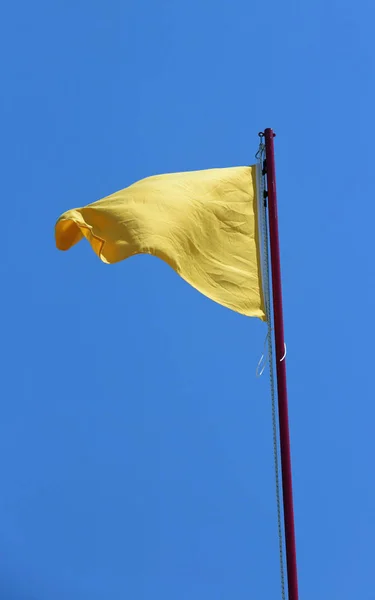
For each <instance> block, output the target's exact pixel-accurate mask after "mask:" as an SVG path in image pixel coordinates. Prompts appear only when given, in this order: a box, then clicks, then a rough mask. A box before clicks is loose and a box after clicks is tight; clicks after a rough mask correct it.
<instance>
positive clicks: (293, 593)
mask: <svg viewBox="0 0 375 600" xmlns="http://www.w3.org/2000/svg"><path fill="white" fill-rule="evenodd" d="M274 137H275V134H274V132H273V130H272V129H266V130H265V132H264V138H265V146H266V168H265V170H266V175H267V192H268V195H267V199H268V220H269V240H270V253H271V272H272V297H273V325H274V332H275V333H274V335H275V354H276V376H277V395H278V408H279V432H280V453H281V472H282V486H283V506H284V528H285V547H286V563H287V574H288V597H289V600H298V577H297V553H296V537H295V528H294V509H293V486H292V461H291V452H290V435H289V417H288V392H287V380H286V360H285V354H286V346H285V339H284V318H283V302H282V285H281V265H280V245H279V225H278V216H277V194H276V168H275V149H274Z"/></svg>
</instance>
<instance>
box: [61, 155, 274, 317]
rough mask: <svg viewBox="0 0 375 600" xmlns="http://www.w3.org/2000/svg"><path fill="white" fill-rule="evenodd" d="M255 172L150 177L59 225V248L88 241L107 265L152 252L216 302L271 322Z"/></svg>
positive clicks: (239, 170)
mask: <svg viewBox="0 0 375 600" xmlns="http://www.w3.org/2000/svg"><path fill="white" fill-rule="evenodd" d="M257 213H258V206H257V194H256V167H255V166H253V167H231V168H227V169H209V170H206V171H192V172H187V173H173V174H168V175H157V176H154V177H148V178H147V179H142V180H141V181H138V182H136V183H134V184H133V185H131V186H129V187H128V188H125V189H123V190H121V191H119V192H116V193H115V194H112V195H111V196H107V197H106V198H103V199H102V200H99V201H98V202H94V203H93V204H89V205H88V206H85V207H83V208H76V209H73V210H69V211H68V212H66V213H64V214H63V215H62V216H61V217H60V219H59V220H58V221H57V223H56V231H55V234H56V245H57V247H58V248H59V249H60V250H68V249H69V248H71V247H72V246H73V245H74V244H76V243H77V242H79V241H80V240H81V239H82V238H83V237H85V238H86V239H87V240H88V241H89V242H90V244H91V246H92V248H93V250H94V251H95V253H96V254H97V255H98V256H99V258H101V260H102V261H103V262H105V263H116V262H118V261H121V260H124V259H125V258H128V257H130V256H133V255H135V254H141V253H143V254H152V255H154V256H157V257H158V258H161V259H162V260H164V261H165V262H166V263H168V264H169V265H170V266H171V267H172V269H174V270H175V271H176V272H177V273H178V274H179V275H180V276H181V277H182V278H183V279H185V281H187V282H188V283H189V284H190V285H192V286H193V287H194V288H196V289H197V290H199V291H200V292H201V293H203V294H205V295H206V296H207V297H208V298H211V300H214V301H215V302H218V303H219V304H222V305H223V306H226V307H228V308H230V309H232V310H234V311H236V312H239V313H242V314H244V315H248V316H254V317H259V318H260V319H262V320H265V310H264V302H263V292H262V283H261V267H260V247H259V246H260V244H259V232H258V214H257Z"/></svg>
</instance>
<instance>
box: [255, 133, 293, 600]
mask: <svg viewBox="0 0 375 600" xmlns="http://www.w3.org/2000/svg"><path fill="white" fill-rule="evenodd" d="M256 157H257V159H258V160H259V173H260V174H259V183H260V189H259V196H260V201H261V203H262V205H261V207H260V208H261V210H260V214H261V219H262V236H263V276H264V282H265V283H264V300H265V305H266V315H267V325H268V332H267V338H266V339H267V340H268V365H269V374H270V388H271V405H272V436H273V456H274V468H275V485H276V506H277V528H278V536H279V554H280V581H281V598H282V600H285V598H286V596H285V570H284V564H285V563H284V540H283V530H282V522H281V494H280V461H279V450H278V436H277V415H276V393H275V377H274V366H273V345H272V320H271V284H270V272H269V252H268V244H269V241H268V226H267V222H268V221H267V205H266V198H265V193H264V192H265V175H264V173H263V161H264V157H265V145H264V144H263V141H262V138H261V140H260V145H259V150H258V152H257V155H256ZM264 366H265V365H264ZM262 372H263V370H262Z"/></svg>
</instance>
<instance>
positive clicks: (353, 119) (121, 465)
mask: <svg viewBox="0 0 375 600" xmlns="http://www.w3.org/2000/svg"><path fill="white" fill-rule="evenodd" d="M374 12H375V11H374V8H373V7H372V3H371V2H370V1H369V0H368V1H367V2H366V1H364V0H360V1H359V2H356V3H352V2H348V1H347V0H344V1H343V2H341V3H338V2H334V1H332V0H325V2H323V1H322V0H317V1H316V2H313V3H312V2H311V3H302V2H296V1H294V2H287V3H281V2H278V1H276V0H270V1H269V2H268V3H267V4H264V3H261V2H258V3H249V2H248V0H233V1H232V2H231V3H229V2H228V3H226V2H223V1H222V0H217V1H215V2H213V0H208V1H207V2H198V0H191V2H180V1H178V0H175V1H174V2H166V1H164V0H160V1H159V2H152V1H151V0H139V1H135V0H130V1H128V2H120V1H118V0H116V1H114V0H112V1H108V2H98V1H95V0H92V1H91V2H88V1H87V0H85V1H84V0H78V1H77V0H76V1H75V2H72V1H68V2H66V1H64V2H62V1H60V0H58V1H55V2H47V1H38V0H36V1H35V2H26V1H21V2H14V3H10V2H9V3H7V4H6V5H4V6H3V7H2V9H1V19H0V23H1V24H0V28H1V35H0V45H1V53H2V76H1V81H2V94H1V144H0V152H1V157H0V158H1V164H2V177H1V182H2V218H3V220H2V223H3V225H2V242H3V243H2V261H1V264H0V269H1V280H2V294H1V299H0V303H1V312H2V315H3V319H2V332H1V333H2V336H1V337H2V343H1V350H0V353H1V356H0V358H1V365H2V377H1V388H2V394H1V400H0V407H1V413H0V480H1V494H0V555H1V561H0V597H1V598H3V599H4V600H49V599H52V598H53V600H65V599H69V600H81V599H83V598H90V599H91V600H120V599H121V600H122V599H124V598H131V600H148V599H153V600H156V599H162V600H176V599H178V600H185V599H186V600H191V599H192V598H194V599H196V600H201V599H202V600H203V599H204V600H233V599H234V598H235V599H236V600H245V599H247V598H277V597H280V592H279V589H280V580H279V571H278V546H277V527H276V510H275V492H274V475H273V456H272V436H271V433H272V431H271V411H270V396H269V387H268V378H267V377H266V376H264V377H263V378H261V379H256V377H255V368H256V364H257V361H258V359H259V356H260V354H261V352H262V348H263V341H264V336H265V326H264V324H262V323H260V322H258V321H256V320H252V319H246V318H245V317H241V316H240V315H237V314H234V313H232V312H230V311H229V310H226V309H224V308H222V307H220V306H217V305H215V304H214V303H212V302H210V301H209V300H207V299H206V298H204V297H203V296H200V295H199V294H198V293H197V292H196V291H194V290H193V289H192V288H190V287H189V286H188V285H187V284H186V283H184V282H183V281H182V280H181V279H179V278H178V276H177V275H176V274H175V273H174V272H173V271H172V270H171V269H169V268H168V267H167V266H166V265H165V264H163V263H162V262H160V261H158V260H157V259H152V258H151V257H144V256H141V257H136V258H134V259H131V260H129V261H126V262H124V263H121V264H119V265H116V266H111V267H108V266H105V265H103V264H102V263H101V262H100V261H99V260H98V259H97V258H96V257H95V255H94V253H93V252H92V251H91V249H90V248H89V245H88V244H86V243H83V242H82V243H81V244H80V245H79V246H77V247H76V248H74V249H73V250H71V251H70V252H68V253H59V252H58V251H57V250H56V249H55V246H54V223H55V220H56V218H57V217H58V216H59V215H60V213H62V212H63V211H65V210H66V209H69V208H72V207H75V206H80V205H83V204H86V203H89V202H92V201H94V200H97V199H99V198H100V197H102V196H105V195H107V194H109V193H111V192H113V191H116V190H118V189H120V188H122V187H125V186H126V185H128V184H130V183H132V182H133V181H135V180H136V179H139V178H141V177H144V176H147V175H152V174H155V173H162V172H168V171H178V170H190V169H200V168H210V167H217V166H218V167H221V166H223V167H224V166H232V165H238V164H240V165H242V164H249V163H252V162H253V161H254V154H255V152H256V149H257V143H258V138H257V133H258V131H259V130H261V129H263V128H265V127H268V126H271V127H273V128H274V129H275V130H276V132H277V144H276V150H277V173H278V191H279V212H280V235H281V251H282V271H283V285H284V304H285V327H286V339H287V344H288V378H289V394H290V419H291V435H292V452H293V469H294V490H295V491H294V493H295V513H296V530H297V550H298V564H299V580H300V590H301V597H303V598H304V600H313V599H314V600H315V599H316V598H319V599H320V600H332V599H334V598H340V600H346V599H352V598H356V597H358V598H362V599H363V600H372V599H373V598H374V597H375V592H374V589H373V576H372V571H373V539H374V536H375V518H374V506H375V483H374V473H373V457H374V444H373V421H374V416H375V409H374V404H373V382H372V373H373V360H372V348H373V344H372V337H373V333H374V326H373V320H372V316H371V314H372V308H373V296H374V286H375V281H374V274H373V273H374V271H373V267H372V262H373V260H372V256H373V247H372V246H373V243H372V242H373V238H374V233H373V228H372V223H373V219H374V213H375V210H374V202H373V185H372V177H373V139H374V133H375V125H374V119H373V107H374V100H375V97H374V96H375V94H374V91H375V79H374V57H375V54H374V49H375V43H374V42H373V20H374V16H375V15H374Z"/></svg>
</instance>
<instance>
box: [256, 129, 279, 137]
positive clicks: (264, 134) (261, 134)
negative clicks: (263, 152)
mask: <svg viewBox="0 0 375 600" xmlns="http://www.w3.org/2000/svg"><path fill="white" fill-rule="evenodd" d="M258 135H259V137H260V138H262V137H265V136H266V135H270V136H272V137H276V133H275V132H274V130H273V129H271V127H267V129H265V130H264V132H263V131H261V132H260V133H259V134H258Z"/></svg>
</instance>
